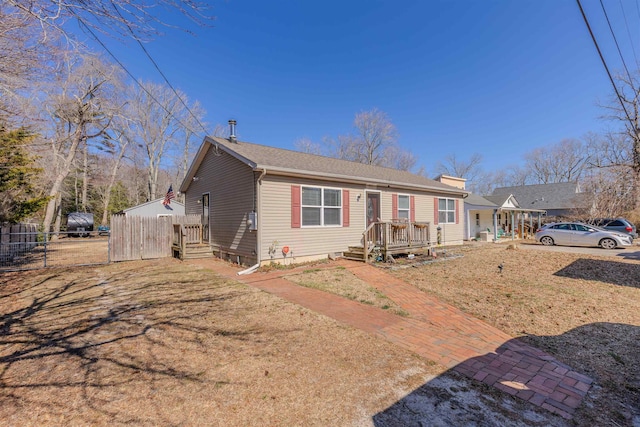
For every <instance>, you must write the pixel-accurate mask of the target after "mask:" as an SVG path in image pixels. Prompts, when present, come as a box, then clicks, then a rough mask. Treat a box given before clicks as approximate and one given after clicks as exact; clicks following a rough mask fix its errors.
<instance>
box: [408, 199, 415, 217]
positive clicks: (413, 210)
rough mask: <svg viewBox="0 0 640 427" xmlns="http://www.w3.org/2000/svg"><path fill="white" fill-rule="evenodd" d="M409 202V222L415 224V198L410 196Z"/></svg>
mask: <svg viewBox="0 0 640 427" xmlns="http://www.w3.org/2000/svg"><path fill="white" fill-rule="evenodd" d="M409 200H410V201H411V210H410V211H409V220H410V221H411V222H415V221H416V196H411V197H410V199H409Z"/></svg>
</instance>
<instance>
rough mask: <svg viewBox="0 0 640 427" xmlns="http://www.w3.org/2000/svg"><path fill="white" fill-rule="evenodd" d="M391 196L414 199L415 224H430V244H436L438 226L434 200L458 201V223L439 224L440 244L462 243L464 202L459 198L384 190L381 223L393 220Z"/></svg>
mask: <svg viewBox="0 0 640 427" xmlns="http://www.w3.org/2000/svg"><path fill="white" fill-rule="evenodd" d="M393 194H406V195H409V196H414V197H415V220H416V221H417V222H428V223H429V224H431V227H430V230H429V231H430V233H431V242H433V243H434V244H435V243H436V242H437V238H438V235H437V228H438V225H436V224H435V218H434V216H435V208H434V201H433V200H434V199H435V198H442V197H446V198H450V199H456V200H459V202H458V203H459V206H460V207H459V210H458V215H459V221H458V224H439V225H440V227H441V228H442V230H441V233H442V240H441V242H442V244H444V245H461V244H462V243H463V238H462V237H463V235H464V200H463V199H462V198H461V197H460V196H457V195H456V196H452V195H436V194H433V193H422V192H417V191H406V190H394V189H386V188H385V189H384V190H383V191H382V197H381V200H382V201H381V204H382V206H381V208H380V211H381V212H380V213H381V219H382V220H383V221H389V220H391V219H392V218H393V212H392V206H391V198H392V195H393Z"/></svg>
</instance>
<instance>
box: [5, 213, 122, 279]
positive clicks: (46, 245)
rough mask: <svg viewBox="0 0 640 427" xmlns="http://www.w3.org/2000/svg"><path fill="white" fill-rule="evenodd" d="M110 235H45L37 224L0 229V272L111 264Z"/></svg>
mask: <svg viewBox="0 0 640 427" xmlns="http://www.w3.org/2000/svg"><path fill="white" fill-rule="evenodd" d="M109 244H110V235H109V232H97V231H85V232H83V233H81V234H78V233H77V232H74V233H67V232H58V233H43V232H40V231H37V226H36V225H34V224H17V225H12V226H5V227H0V272H2V271H16V270H32V269H37V268H44V267H66V266H80V265H95V264H107V263H109Z"/></svg>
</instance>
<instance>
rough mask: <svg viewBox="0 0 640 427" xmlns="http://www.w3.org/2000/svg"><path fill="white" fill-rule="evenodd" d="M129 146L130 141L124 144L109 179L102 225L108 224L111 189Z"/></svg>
mask: <svg viewBox="0 0 640 427" xmlns="http://www.w3.org/2000/svg"><path fill="white" fill-rule="evenodd" d="M127 145H128V141H127V142H125V143H124V145H122V146H121V147H120V153H118V157H117V158H116V160H115V163H114V165H113V169H111V176H110V177H109V184H108V185H107V191H106V194H105V196H104V204H103V206H102V207H103V209H102V224H107V222H108V218H109V202H110V201H111V189H112V188H113V186H114V184H115V182H116V176H117V175H118V169H120V162H121V161H122V158H123V157H124V153H125V151H126V148H127Z"/></svg>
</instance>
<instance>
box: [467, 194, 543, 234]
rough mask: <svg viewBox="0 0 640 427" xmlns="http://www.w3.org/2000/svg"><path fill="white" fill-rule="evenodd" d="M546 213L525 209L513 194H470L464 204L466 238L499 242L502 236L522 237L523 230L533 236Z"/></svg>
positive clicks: (539, 210) (540, 210) (541, 210)
mask: <svg viewBox="0 0 640 427" xmlns="http://www.w3.org/2000/svg"><path fill="white" fill-rule="evenodd" d="M544 214H545V211H544V210H543V209H532V208H527V207H523V206H522V205H521V204H520V203H518V200H517V199H516V197H515V196H514V195H513V194H504V195H497V196H484V197H483V196H478V195H476V194H469V196H468V197H467V198H466V199H465V203H464V223H465V229H464V238H465V240H471V239H480V240H484V239H485V238H486V239H487V240H489V239H491V240H493V241H496V240H498V239H499V238H501V237H505V238H515V237H516V236H520V237H522V234H523V233H522V230H525V232H526V230H528V231H529V234H530V233H531V232H532V230H534V229H535V228H538V227H539V226H540V224H541V222H542V216H543V215H544ZM534 224H535V228H534ZM485 233H486V234H485Z"/></svg>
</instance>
